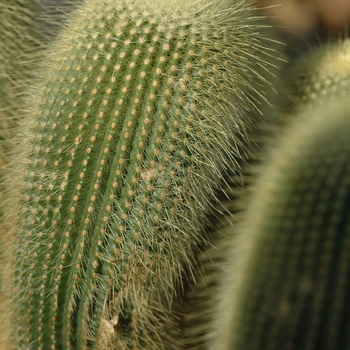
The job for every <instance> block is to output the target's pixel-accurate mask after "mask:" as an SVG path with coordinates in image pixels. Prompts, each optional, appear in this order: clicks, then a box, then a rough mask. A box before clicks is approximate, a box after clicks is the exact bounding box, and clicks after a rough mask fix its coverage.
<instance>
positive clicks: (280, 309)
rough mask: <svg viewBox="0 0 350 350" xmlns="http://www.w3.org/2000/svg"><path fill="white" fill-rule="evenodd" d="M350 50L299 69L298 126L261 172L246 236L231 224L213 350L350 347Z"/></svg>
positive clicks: (293, 118)
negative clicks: (349, 97) (349, 99)
mask: <svg viewBox="0 0 350 350" xmlns="http://www.w3.org/2000/svg"><path fill="white" fill-rule="evenodd" d="M347 52H349V41H348V40H345V41H344V42H343V43H340V42H338V43H336V44H334V43H333V44H327V45H325V46H323V47H320V48H319V49H317V50H316V51H314V52H311V53H310V55H309V56H307V57H305V58H304V59H303V60H302V61H301V62H300V63H299V64H298V65H297V67H296V68H295V70H294V72H297V73H295V74H292V75H291V78H290V84H291V85H289V86H287V89H288V90H287V91H288V93H287V98H289V100H288V101H287V102H285V103H284V105H283V106H284V107H286V106H287V107H288V108H286V109H283V108H282V110H284V111H285V113H286V114H282V115H281V117H280V121H282V123H284V124H289V126H287V127H286V128H285V130H284V131H281V129H280V130H279V133H280V135H278V137H277V141H275V146H276V149H275V150H274V151H273V152H272V154H271V159H269V160H268V161H266V162H267V164H265V165H264V166H262V167H261V169H259V172H260V176H259V179H258V181H257V183H256V184H255V185H254V186H253V190H252V191H251V194H250V195H251V198H250V200H249V201H248V203H247V208H248V209H247V211H246V212H245V213H244V215H243V218H242V219H241V220H240V221H241V224H240V233H239V235H238V237H234V235H235V233H234V232H232V229H230V228H228V229H227V230H226V236H227V237H232V238H231V241H232V242H231V248H230V249H228V252H227V253H226V263H224V264H223V265H226V268H224V267H222V268H223V269H225V272H224V274H223V275H220V278H221V286H220V288H219V290H218V292H217V294H218V295H219V296H220V297H217V298H216V301H217V302H218V304H219V307H218V308H216V309H215V312H216V316H215V318H216V319H215V322H214V326H213V328H214V330H213V334H214V335H213V336H212V339H214V340H212V343H211V346H212V348H215V349H218V350H228V349H235V350H240V349H242V350H243V349H251V350H257V349H266V350H272V349H276V350H277V349H281V348H286V349H293V350H294V349H298V350H303V349H310V350H316V349H317V350H328V349H329V350H330V349H347V348H348V347H349V345H350V338H349V332H348V329H349V326H350V319H349V312H348V308H347V299H348V295H347V290H348V289H349V286H348V274H349V269H350V264H349V259H348V256H347V249H348V248H347V244H348V241H349V237H350V231H349V227H350V226H349V222H348V217H349V215H348V209H349V198H348V197H349V183H350V171H349V170H350V169H349V166H348V164H349V160H350V147H349V142H348V133H349V127H350V117H349V116H350V104H349V103H348V102H347V101H346V96H344V95H346V94H347V92H348V86H349V75H348V69H347V66H348V64H349V56H348V55H347V54H346V53H347ZM347 56H348V57H347ZM346 61H347V64H346ZM311 67H312V68H311ZM292 102H294V103H296V105H294V104H293V103H292ZM286 111H288V112H289V114H287V112H286ZM219 298H220V300H219ZM221 300H222V301H221Z"/></svg>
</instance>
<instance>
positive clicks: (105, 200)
mask: <svg viewBox="0 0 350 350" xmlns="http://www.w3.org/2000/svg"><path fill="white" fill-rule="evenodd" d="M255 21H256V18H255V15H254V14H253V13H252V12H251V10H250V9H249V8H248V7H246V5H245V4H244V2H242V1H216V0H215V1H206V0H200V1H195V2H192V1H173V0H171V1H161V0H159V1H142V0H139V1H124V0H122V1H114V0H113V1H112V0H104V1H101V0H86V1H84V2H83V3H82V4H81V5H80V7H79V8H78V10H77V11H76V12H74V13H73V14H72V16H71V18H70V19H69V21H68V24H67V27H66V28H65V29H64V30H63V33H62V36H61V38H60V39H59V40H58V42H57V43H56V44H55V45H53V47H52V48H51V50H50V52H49V53H48V57H47V60H46V63H45V64H44V66H43V67H42V74H39V77H38V78H39V79H38V80H40V82H39V83H38V84H37V85H36V86H35V87H34V88H33V90H32V95H31V101H29V107H28V109H30V113H29V115H28V116H27V119H26V120H25V122H23V125H22V134H21V136H20V141H19V151H22V150H23V154H21V155H20V159H26V161H25V163H26V165H25V167H24V172H25V174H24V175H23V177H20V178H19V179H18V180H19V181H22V183H23V184H22V185H21V194H22V199H21V203H20V212H19V223H18V227H17V230H16V244H15V248H14V291H13V295H14V298H13V305H14V308H15V312H14V316H13V324H14V326H15V332H14V335H15V348H16V349H19V348H20V349H37V350H39V349H41V350H46V349H57V350H58V349H60V350H61V349H79V350H83V349H95V348H98V349H119V348H122V349H129V348H130V349H162V348H176V347H177V345H176V339H175V338H174V339H170V341H169V342H168V343H167V342H166V334H165V333H164V331H163V327H164V323H165V322H167V313H168V310H169V309H170V306H169V305H168V304H169V303H171V298H172V294H173V292H174V286H175V283H177V282H178V280H179V277H180V275H181V272H182V269H183V266H187V267H188V266H189V265H190V264H191V261H192V259H193V257H192V255H191V251H192V247H194V246H195V245H196V244H197V243H198V242H200V241H201V240H202V238H201V232H202V228H203V226H204V224H205V222H206V219H205V216H206V214H207V213H208V212H209V211H210V207H211V202H212V201H213V200H214V199H215V196H214V191H215V190H216V189H218V188H219V187H220V181H221V180H222V178H223V176H224V173H225V169H226V168H228V166H229V164H230V168H231V169H232V163H234V161H235V159H236V158H239V157H240V151H241V150H246V149H248V148H249V142H248V141H246V135H247V133H248V131H249V129H250V127H251V124H252V120H251V117H250V113H251V112H252V110H254V109H256V108H258V107H256V106H258V105H259V103H260V102H261V101H262V100H263V99H264V96H263V95H264V93H265V92H264V90H265V88H266V86H268V82H267V81H266V80H265V78H264V77H263V76H264V75H267V74H268V70H269V66H270V65H271V64H270V63H268V61H269V59H270V57H269V55H270V49H269V47H268V45H267V41H266V42H265V40H264V38H263V37H262V35H261V34H259V32H260V29H261V27H260V25H258V24H256V22H255ZM262 72H264V73H262ZM261 87H264V89H262V90H261V92H259V91H260V89H261ZM253 96H255V97H253ZM258 98H259V99H258ZM19 153H20V152H19ZM22 163H23V161H22ZM238 170H239V169H238V168H237V171H238ZM17 171H18V170H17ZM16 183H17V182H16V180H14V191H15V187H16ZM162 296H163V298H164V300H162V298H161V297H162Z"/></svg>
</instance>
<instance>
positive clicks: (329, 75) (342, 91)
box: [280, 39, 350, 119]
mask: <svg viewBox="0 0 350 350" xmlns="http://www.w3.org/2000/svg"><path fill="white" fill-rule="evenodd" d="M349 53H350V40H349V39H345V40H337V41H334V42H329V43H325V44H323V45H320V46H319V47H317V48H314V49H312V50H311V51H310V52H309V54H307V55H305V56H302V57H301V58H300V59H299V61H297V62H295V63H294V64H293V65H292V68H291V69H290V70H289V72H288V79H287V82H286V87H285V88H284V90H283V92H284V98H283V100H282V103H281V107H280V109H281V112H280V115H281V119H283V116H286V117H287V118H288V119H290V115H293V114H298V113H299V111H300V110H302V109H305V108H312V107H313V106H318V105H322V104H324V103H328V101H330V100H331V99H333V98H337V97H339V96H346V95H348V93H349V90H350V68H349V67H350V66H349Z"/></svg>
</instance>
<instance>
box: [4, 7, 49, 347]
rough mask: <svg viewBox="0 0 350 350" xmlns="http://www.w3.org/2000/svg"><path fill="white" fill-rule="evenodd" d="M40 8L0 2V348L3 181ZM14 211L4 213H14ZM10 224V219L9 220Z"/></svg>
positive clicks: (32, 62) (39, 35)
mask: <svg viewBox="0 0 350 350" xmlns="http://www.w3.org/2000/svg"><path fill="white" fill-rule="evenodd" d="M42 11H43V8H42V7H41V4H40V1H35V0H1V1H0V266H1V269H0V270H1V271H0V314H1V315H2V326H1V329H0V348H1V349H6V350H7V349H10V325H9V322H10V320H9V318H8V317H7V316H4V315H8V314H9V312H10V306H9V294H10V291H9V289H8V285H9V281H8V273H7V272H8V265H9V262H10V261H11V249H10V248H11V243H12V236H11V235H9V234H8V232H9V227H7V226H5V225H4V224H3V215H4V214H5V212H6V211H7V210H6V209H7V208H6V204H5V203H6V197H7V196H8V195H12V194H11V193H10V191H9V189H8V185H7V183H6V181H5V178H6V175H7V172H8V162H9V158H10V154H11V152H12V151H13V148H14V142H13V138H14V136H15V132H14V129H15V127H16V125H17V122H18V120H20V119H21V118H22V116H23V113H24V110H23V105H24V100H25V96H26V91H27V89H28V86H29V85H30V83H31V81H32V78H33V71H34V70H35V67H36V65H37V62H38V60H39V57H40V55H39V54H40V50H41V47H42V46H43V44H44V42H45V37H46V35H45V32H44V31H43V30H42V28H41V26H42V25H43V22H42V21H41V20H39V18H40V16H41V13H42ZM14 214H15V211H14V210H13V208H12V210H11V213H8V211H7V215H14ZM9 222H10V225H11V227H13V221H12V222H11V220H9Z"/></svg>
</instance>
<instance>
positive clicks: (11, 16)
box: [0, 0, 46, 166]
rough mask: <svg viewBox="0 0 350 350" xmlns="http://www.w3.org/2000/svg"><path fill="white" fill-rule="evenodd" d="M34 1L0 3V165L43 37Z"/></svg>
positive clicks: (6, 156)
mask: <svg viewBox="0 0 350 350" xmlns="http://www.w3.org/2000/svg"><path fill="white" fill-rule="evenodd" d="M41 12H42V9H41V4H40V2H39V1H38V0H30V1H25V0H1V2H0V23H1V25H0V76H1V80H0V147H1V150H2V151H1V153H0V164H1V165H2V166H5V164H7V162H8V154H7V153H8V151H9V150H11V148H12V147H13V146H12V145H9V144H8V143H9V142H10V140H11V139H12V137H13V129H14V127H15V125H16V122H17V120H18V118H19V114H20V113H21V108H22V106H23V103H24V93H25V90H26V88H27V87H28V84H29V82H30V79H31V77H32V72H33V68H34V67H35V64H36V60H37V59H38V51H39V48H40V47H41V46H42V45H43V43H44V38H45V37H46V36H45V35H44V34H43V33H42V28H41V25H40V23H39V20H38V17H39V16H40V13H41Z"/></svg>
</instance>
